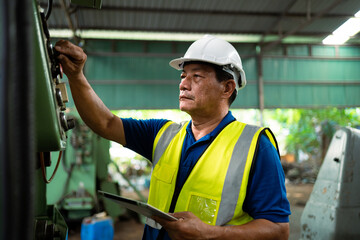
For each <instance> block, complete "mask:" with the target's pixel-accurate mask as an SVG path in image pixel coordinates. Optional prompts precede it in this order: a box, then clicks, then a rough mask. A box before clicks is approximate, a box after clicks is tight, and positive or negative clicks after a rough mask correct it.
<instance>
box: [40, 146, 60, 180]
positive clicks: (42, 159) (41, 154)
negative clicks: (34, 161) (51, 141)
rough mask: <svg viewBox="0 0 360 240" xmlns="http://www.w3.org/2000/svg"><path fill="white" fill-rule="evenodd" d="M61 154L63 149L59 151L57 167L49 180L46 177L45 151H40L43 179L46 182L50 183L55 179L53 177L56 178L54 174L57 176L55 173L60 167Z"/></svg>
mask: <svg viewBox="0 0 360 240" xmlns="http://www.w3.org/2000/svg"><path fill="white" fill-rule="evenodd" d="M61 155H62V151H61V152H60V153H59V157H58V160H57V163H56V166H55V169H54V171H53V173H52V175H51V177H50V178H49V180H47V179H46V170H45V160H44V153H43V152H41V153H40V164H41V170H42V175H43V179H44V182H45V183H50V182H51V181H52V180H53V178H54V176H55V174H56V171H57V169H58V167H59V163H60V159H61Z"/></svg>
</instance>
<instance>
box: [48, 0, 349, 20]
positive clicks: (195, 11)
mask: <svg viewBox="0 0 360 240" xmlns="http://www.w3.org/2000/svg"><path fill="white" fill-rule="evenodd" d="M41 5H42V6H45V4H43V3H42V4H41ZM60 7H61V6H60V4H55V3H54V4H53V8H60ZM77 9H78V10H82V9H86V10H87V11H99V10H98V9H93V8H86V7H78V8H77ZM101 11H102V12H104V11H119V12H126V11H129V12H140V13H155V14H156V13H166V14H168V13H174V14H201V15H231V16H234V15H235V16H250V17H276V18H280V17H282V18H284V17H289V18H299V17H301V18H302V17H304V16H305V15H306V14H307V13H306V12H304V13H289V12H288V11H286V12H285V13H284V11H283V12H262V11H244V10H229V11H226V10H208V9H184V8H146V7H119V6H110V5H105V4H103V5H102V7H101ZM315 16H316V13H312V14H310V17H311V18H312V17H315ZM323 17H327V18H349V17H352V15H348V14H338V13H327V14H325V15H324V16H323Z"/></svg>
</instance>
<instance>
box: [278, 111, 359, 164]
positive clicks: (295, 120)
mask: <svg viewBox="0 0 360 240" xmlns="http://www.w3.org/2000/svg"><path fill="white" fill-rule="evenodd" d="M271 117H272V118H274V119H276V120H277V121H278V122H279V123H280V125H281V126H282V129H283V130H284V131H288V134H287V136H286V138H285V149H286V151H287V152H288V153H293V154H295V155H297V154H298V152H299V150H301V151H303V152H305V153H307V154H308V155H309V156H312V157H318V156H319V152H320V147H321V144H323V142H322V141H324V139H331V138H332V136H333V134H334V133H335V131H336V130H337V129H338V128H340V127H345V126H349V127H357V126H360V108H351V109H338V108H326V109H277V110H275V111H273V112H272V114H271Z"/></svg>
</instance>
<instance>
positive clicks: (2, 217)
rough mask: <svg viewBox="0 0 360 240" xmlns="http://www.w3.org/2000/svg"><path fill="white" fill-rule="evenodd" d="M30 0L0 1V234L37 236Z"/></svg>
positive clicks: (9, 239) (27, 239) (27, 238)
mask: <svg viewBox="0 0 360 240" xmlns="http://www.w3.org/2000/svg"><path fill="white" fill-rule="evenodd" d="M31 12H32V11H31V2H30V1H20V0H13V1H6V0H1V1H0V66H1V67H0V239H7V240H18V239H24V240H30V239H33V238H32V236H33V217H34V209H33V208H32V206H33V204H34V168H35V157H34V156H35V144H34V128H33V127H34V107H35V106H34V94H33V89H34V82H35V76H34V75H33V70H32V69H33V66H34V65H33V64H34V61H33V51H32V46H33V31H32V23H33V20H32V15H31Z"/></svg>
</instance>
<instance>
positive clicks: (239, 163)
mask: <svg viewBox="0 0 360 240" xmlns="http://www.w3.org/2000/svg"><path fill="white" fill-rule="evenodd" d="M259 129H260V127H257V126H252V125H246V126H245V128H244V130H243V132H242V134H241V135H240V137H239V139H238V141H237V142H236V144H235V147H234V151H233V154H232V156H231V160H230V164H229V167H228V170H227V173H226V177H225V182H224V187H223V191H222V194H221V202H220V206H219V213H218V216H217V219H216V225H224V224H226V223H227V222H229V221H230V220H231V219H232V218H233V216H234V213H235V208H236V204H237V202H238V198H239V193H240V187H241V184H242V178H243V175H244V170H245V164H246V159H247V156H248V152H249V149H250V145H251V141H252V139H253V137H254V135H255V133H256V132H257V131H258V130H259Z"/></svg>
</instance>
